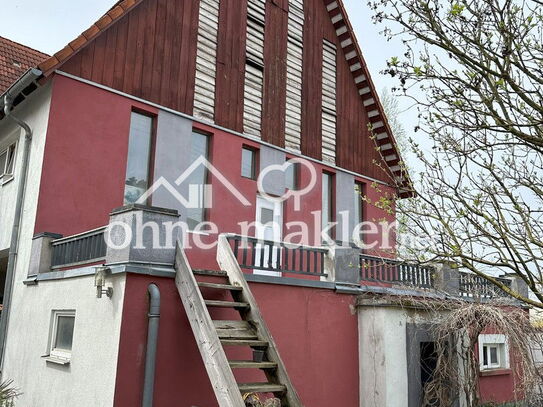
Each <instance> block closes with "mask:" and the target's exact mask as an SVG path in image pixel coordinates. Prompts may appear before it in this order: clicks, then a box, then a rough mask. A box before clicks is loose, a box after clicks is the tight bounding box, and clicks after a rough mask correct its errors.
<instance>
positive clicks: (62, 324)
mask: <svg viewBox="0 0 543 407" xmlns="http://www.w3.org/2000/svg"><path fill="white" fill-rule="evenodd" d="M74 326H75V311H53V318H52V323H51V335H50V339H49V355H48V358H47V360H49V361H52V362H57V363H62V364H66V363H69V361H70V358H71V356H72V343H73V337H74Z"/></svg>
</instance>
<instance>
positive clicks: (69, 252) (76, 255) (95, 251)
mask: <svg viewBox="0 0 543 407" xmlns="http://www.w3.org/2000/svg"><path fill="white" fill-rule="evenodd" d="M105 229H106V228H105V227H103V228H99V229H94V230H91V231H89V232H85V233H81V234H78V235H74V236H68V237H64V238H62V239H57V240H54V241H53V243H52V246H53V248H52V250H53V252H52V259H51V267H52V268H53V269H59V268H63V267H70V266H76V265H80V264H88V263H95V262H99V261H102V260H104V259H105V257H106V242H105V240H104V231H105Z"/></svg>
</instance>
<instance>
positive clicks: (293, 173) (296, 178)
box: [285, 162, 300, 191]
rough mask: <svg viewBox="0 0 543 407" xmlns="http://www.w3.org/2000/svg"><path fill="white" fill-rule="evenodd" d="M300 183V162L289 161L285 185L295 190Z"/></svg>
mask: <svg viewBox="0 0 543 407" xmlns="http://www.w3.org/2000/svg"><path fill="white" fill-rule="evenodd" d="M299 185H300V163H297V162H295V163H289V165H288V167H287V170H286V171H285V186H286V187H287V189H290V190H291V191H295V190H297V189H298V188H299Z"/></svg>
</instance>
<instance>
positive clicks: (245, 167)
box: [241, 147, 257, 179]
mask: <svg viewBox="0 0 543 407" xmlns="http://www.w3.org/2000/svg"><path fill="white" fill-rule="evenodd" d="M256 157H257V151H256V150H253V149H252V148H248V147H243V148H242V149H241V176H242V177H245V178H250V179H256V173H257V171H256V161H257V159H256Z"/></svg>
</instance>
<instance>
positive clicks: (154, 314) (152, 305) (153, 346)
mask: <svg viewBox="0 0 543 407" xmlns="http://www.w3.org/2000/svg"><path fill="white" fill-rule="evenodd" d="M147 292H148V293H149V313H148V314H147V316H148V318H149V326H148V328H147V349H146V351H145V375H144V379H143V401H142V404H141V405H142V407H152V406H153V393H154V387H155V367H156V350H157V344H158V324H159V321H160V290H159V289H158V286H157V285H156V284H149V287H147Z"/></svg>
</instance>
